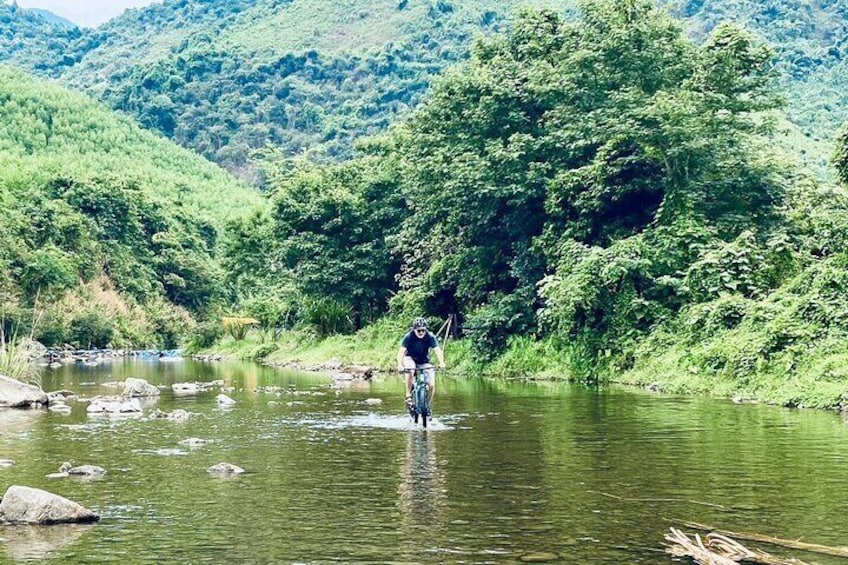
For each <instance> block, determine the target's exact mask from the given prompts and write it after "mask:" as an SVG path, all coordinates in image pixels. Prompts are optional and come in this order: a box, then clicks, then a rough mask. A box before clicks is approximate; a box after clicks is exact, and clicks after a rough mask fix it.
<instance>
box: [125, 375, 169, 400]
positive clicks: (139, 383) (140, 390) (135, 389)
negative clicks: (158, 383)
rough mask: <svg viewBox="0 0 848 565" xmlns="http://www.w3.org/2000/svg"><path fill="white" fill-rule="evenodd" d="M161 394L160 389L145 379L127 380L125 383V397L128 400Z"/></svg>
mask: <svg viewBox="0 0 848 565" xmlns="http://www.w3.org/2000/svg"><path fill="white" fill-rule="evenodd" d="M159 394H160V391H159V389H158V388H157V387H155V386H153V385H152V384H150V383H149V382H147V381H146V380H144V379H127V380H126V381H124V393H123V396H126V397H128V398H140V397H146V396H159Z"/></svg>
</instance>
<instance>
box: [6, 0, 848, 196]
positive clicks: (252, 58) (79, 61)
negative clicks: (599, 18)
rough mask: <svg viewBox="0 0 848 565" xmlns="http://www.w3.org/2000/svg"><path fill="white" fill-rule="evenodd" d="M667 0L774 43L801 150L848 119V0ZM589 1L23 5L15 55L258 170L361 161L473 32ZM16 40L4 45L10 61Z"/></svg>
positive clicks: (232, 163) (698, 30)
mask: <svg viewBox="0 0 848 565" xmlns="http://www.w3.org/2000/svg"><path fill="white" fill-rule="evenodd" d="M661 3H662V4H663V5H664V6H666V7H667V8H668V9H669V10H670V11H671V12H672V13H673V14H674V15H675V16H676V17H678V18H681V20H682V21H683V23H684V25H685V26H686V28H687V30H688V31H689V33H690V35H691V36H692V37H693V38H695V39H696V40H698V41H700V40H703V39H704V38H705V37H706V36H707V35H708V34H709V33H710V32H711V31H712V30H713V29H714V28H715V27H716V25H717V24H719V23H720V22H723V21H734V22H739V23H741V24H743V25H744V26H746V28H748V29H749V30H751V31H753V32H754V33H756V34H759V35H760V36H761V37H762V38H763V39H764V40H765V41H766V42H768V43H769V44H770V45H772V46H773V47H774V49H775V50H776V51H777V53H778V56H779V57H778V66H777V69H776V70H777V71H778V72H779V73H781V76H782V81H783V84H784V86H785V88H786V89H787V90H786V92H787V98H788V99H789V100H790V105H789V108H788V113H789V118H790V121H791V122H792V124H793V125H794V127H795V128H797V129H798V130H800V134H798V137H800V139H799V140H797V141H796V142H795V145H801V144H803V143H805V141H804V139H803V137H801V136H806V138H807V139H808V140H810V141H811V142H815V141H817V140H822V139H824V140H828V139H831V138H832V136H833V133H834V132H835V130H836V128H837V127H838V125H839V124H841V123H842V122H843V121H844V120H845V113H844V110H842V108H844V107H845V105H846V103H848V100H846V98H845V97H846V94H844V93H845V92H846V91H848V90H846V89H845V88H843V80H844V79H843V77H844V76H846V74H845V72H843V71H845V70H846V69H844V63H843V59H844V52H845V45H844V44H845V39H844V38H845V36H846V34H845V33H844V31H845V29H844V26H845V24H844V22H845V21H846V18H845V16H846V5H848V2H846V0H836V1H832V2H812V1H807V2H798V1H791V0H770V1H769V2H755V1H753V0H664V1H662V2H661ZM576 4H577V2H576V1H575V0H558V1H557V0H508V1H496V0H473V1H468V2H455V1H454V2H451V1H449V0H377V1H373V2H370V1H369V2H366V1H364V0H341V1H338V2H331V3H328V2H316V1H311V0H236V1H224V0H211V1H207V2H198V1H190V0H181V1H174V2H164V3H162V4H154V5H151V6H148V7H146V8H144V9H140V10H131V11H129V12H127V13H125V14H124V15H122V16H121V17H119V18H116V19H114V20H112V21H110V22H108V23H107V24H105V25H103V26H101V27H100V28H98V29H97V30H94V31H82V32H80V31H79V30H74V31H73V33H74V34H78V36H76V37H67V34H68V33H71V32H69V31H68V30H64V31H60V30H59V29H58V28H56V29H51V28H45V27H43V26H44V25H45V23H44V22H43V21H42V22H41V24H39V25H41V26H42V28H41V30H40V31H39V29H38V28H37V27H34V26H35V24H34V23H32V22H30V21H29V20H28V19H27V18H26V17H23V16H21V15H20V14H18V18H19V19H20V21H19V22H18V23H17V24H14V22H13V25H12V29H13V31H12V33H13V36H14V38H15V39H16V41H15V44H16V45H18V47H16V49H17V51H16V54H15V56H14V57H12V62H13V63H14V64H18V65H20V66H22V67H24V68H26V69H29V70H34V71H36V72H38V73H41V74H45V75H51V76H59V77H60V80H61V81H62V82H64V83H65V84H67V85H69V86H71V87H72V88H74V89H77V90H83V91H85V92H87V93H89V94H91V95H92V96H94V97H95V98H98V99H100V100H102V101H104V102H106V103H107V104H108V105H110V106H111V107H113V108H116V109H119V110H122V111H124V112H126V113H129V114H131V115H134V116H136V118H137V119H138V120H139V122H140V123H141V124H142V125H144V126H145V127H149V128H153V129H156V130H158V131H160V132H162V133H163V134H165V135H166V136H168V137H170V138H171V139H173V140H175V141H176V142H178V143H179V144H181V145H183V146H185V147H190V148H192V149H195V150H196V151H198V152H200V153H201V154H203V155H204V156H206V157H207V158H209V159H212V160H215V161H216V162H218V163H221V164H223V165H225V166H227V167H228V168H230V169H231V170H233V171H235V172H237V173H239V174H240V175H242V176H244V177H245V178H248V179H251V180H256V177H255V171H254V170H253V169H252V167H250V166H248V164H249V163H250V162H251V161H252V159H253V156H254V154H255V152H256V151H257V150H261V149H263V148H264V147H266V146H267V145H272V146H278V147H282V148H283V150H284V154H288V155H295V154H300V153H304V152H307V153H310V154H311V155H312V156H313V157H316V158H328V159H334V160H335V159H340V158H346V157H349V156H350V155H351V151H352V147H353V145H354V144H355V142H356V140H357V139H359V138H361V137H362V136H365V135H368V134H372V133H376V132H380V131H383V130H385V129H386V128H387V127H388V125H389V124H390V123H392V122H394V121H395V120H397V118H398V117H399V116H402V115H405V114H406V113H407V112H408V111H409V109H410V108H413V107H415V106H417V105H418V103H419V102H420V101H421V100H422V99H423V96H424V94H425V92H427V90H428V89H429V86H430V84H431V83H432V80H433V78H434V77H435V76H437V75H439V74H440V73H442V72H443V71H444V69H446V68H447V67H449V66H451V65H453V64H455V63H456V62H458V61H460V60H464V59H466V58H467V56H468V53H469V51H470V48H471V45H472V44H473V42H474V38H475V37H478V36H480V35H486V34H490V33H492V32H495V31H498V30H502V29H504V28H505V26H507V25H508V23H509V22H510V21H512V19H514V17H515V15H516V14H517V13H518V11H519V10H520V8H521V7H522V6H536V7H539V6H550V7H554V8H556V9H558V10H560V11H565V12H568V13H569V14H571V13H572V8H574V6H575V5H576ZM8 10H9V9H8V8H6V11H7V12H8ZM7 19H8V15H7ZM15 26H17V28H18V29H17V31H15V29H14V28H15ZM39 33H40V34H41V35H40V36H39ZM62 33H64V34H66V35H62ZM7 35H8V33H7ZM45 35H47V36H48V38H45V37H44V36H45ZM29 37H34V38H36V39H32V40H30V39H25V38H29ZM38 37H41V39H38ZM21 45H23V46H24V47H21ZM4 51H9V48H8V46H7V47H6V48H5V49H4V46H3V45H2V44H0V57H2V54H3V52H4ZM809 151H810V152H813V153H816V155H817V158H818V160H819V161H822V160H823V159H824V157H823V156H822V155H819V154H818V153H819V152H821V151H826V150H825V149H818V148H817V147H815V146H812V147H810V148H809Z"/></svg>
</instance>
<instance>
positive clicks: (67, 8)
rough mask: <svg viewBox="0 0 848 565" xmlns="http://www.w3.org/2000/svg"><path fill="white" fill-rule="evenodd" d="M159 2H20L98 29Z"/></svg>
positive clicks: (70, 0)
mask: <svg viewBox="0 0 848 565" xmlns="http://www.w3.org/2000/svg"><path fill="white" fill-rule="evenodd" d="M156 1H157V0H18V5H19V6H21V7H22V8H42V9H44V10H50V11H51V12H53V13H54V14H56V15H57V16H62V17H63V18H65V19H66V20H70V21H72V22H74V23H75V24H77V25H80V26H85V27H96V26H98V25H100V24H102V23H104V22H107V21H109V20H111V19H112V18H114V17H115V16H117V15H120V14H121V13H123V12H124V10H126V9H127V8H140V7H142V6H147V5H148V4H153V3H154V2H156Z"/></svg>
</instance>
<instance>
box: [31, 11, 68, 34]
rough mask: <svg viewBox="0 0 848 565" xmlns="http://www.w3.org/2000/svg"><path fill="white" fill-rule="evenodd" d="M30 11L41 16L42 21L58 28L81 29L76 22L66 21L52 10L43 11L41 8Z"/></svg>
mask: <svg viewBox="0 0 848 565" xmlns="http://www.w3.org/2000/svg"><path fill="white" fill-rule="evenodd" d="M28 10H29V11H30V12H33V13H34V14H37V15H39V16H41V19H43V20H45V21H47V22H49V23H51V24H56V25H57V26H60V27H64V28H66V29H73V28H76V27H79V26H77V25H76V24H75V23H74V22H72V21H70V20H66V19H65V18H63V17H62V16H59V15H56V14H54V13H53V12H51V11H50V10H42V9H40V8H28Z"/></svg>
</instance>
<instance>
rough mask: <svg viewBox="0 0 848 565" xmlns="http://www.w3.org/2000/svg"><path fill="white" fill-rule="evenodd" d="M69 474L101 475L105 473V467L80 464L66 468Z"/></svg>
mask: <svg viewBox="0 0 848 565" xmlns="http://www.w3.org/2000/svg"><path fill="white" fill-rule="evenodd" d="M67 472H68V474H69V475H79V476H83V477H102V476H103V475H105V474H106V469H104V468H103V467H98V466H97V465H80V466H79V467H71V468H70V469H68V471H67Z"/></svg>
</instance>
